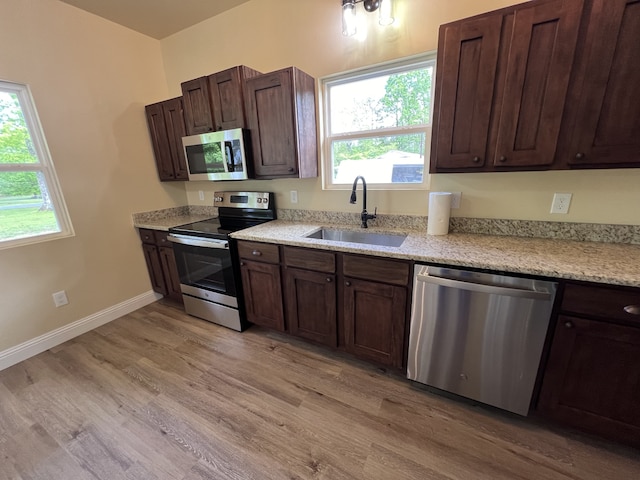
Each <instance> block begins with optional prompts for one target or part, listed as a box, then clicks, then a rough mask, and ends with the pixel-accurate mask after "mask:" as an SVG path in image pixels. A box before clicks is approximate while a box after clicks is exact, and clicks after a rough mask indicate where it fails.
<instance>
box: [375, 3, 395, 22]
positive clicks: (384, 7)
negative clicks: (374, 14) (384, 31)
mask: <svg viewBox="0 0 640 480" xmlns="http://www.w3.org/2000/svg"><path fill="white" fill-rule="evenodd" d="M394 20H395V19H394V18H393V2H392V0H380V19H379V20H378V23H380V25H391V24H392V23H393V21H394Z"/></svg>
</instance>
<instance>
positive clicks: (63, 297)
mask: <svg viewBox="0 0 640 480" xmlns="http://www.w3.org/2000/svg"><path fill="white" fill-rule="evenodd" d="M52 297H53V303H54V304H55V306H56V307H62V306H63V305H66V304H67V303H69V300H68V299H67V292H65V291H64V290H60V291H59V292H56V293H54V294H53V295H52Z"/></svg>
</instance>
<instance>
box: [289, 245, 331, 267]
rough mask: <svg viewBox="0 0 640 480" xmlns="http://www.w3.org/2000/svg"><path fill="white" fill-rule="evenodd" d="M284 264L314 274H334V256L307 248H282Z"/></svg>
mask: <svg viewBox="0 0 640 480" xmlns="http://www.w3.org/2000/svg"><path fill="white" fill-rule="evenodd" d="M283 255H284V264H285V265H286V266H287V267H298V268H304V269H306V270H314V271H316V272H325V273H335V271H336V255H335V253H331V252H324V251H318V250H309V249H307V248H295V247H284V249H283Z"/></svg>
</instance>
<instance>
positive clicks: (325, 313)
mask: <svg viewBox="0 0 640 480" xmlns="http://www.w3.org/2000/svg"><path fill="white" fill-rule="evenodd" d="M285 295H286V299H287V300H286V304H287V319H288V321H289V330H290V332H291V333H292V334H293V335H296V336H299V337H302V338H306V339H308V340H312V341H314V342H317V343H321V344H323V345H328V346H330V347H336V346H337V345H338V329H337V322H336V277H335V275H333V274H329V273H323V272H313V271H307V270H300V269H297V268H287V270H286V273H285Z"/></svg>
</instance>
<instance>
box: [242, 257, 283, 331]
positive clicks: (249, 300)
mask: <svg viewBox="0 0 640 480" xmlns="http://www.w3.org/2000/svg"><path fill="white" fill-rule="evenodd" d="M240 272H241V275H242V287H243V292H244V300H245V306H246V309H247V320H249V321H250V322H251V323H255V324H256V325H262V326H264V327H269V328H273V329H275V330H280V331H284V329H285V325H284V309H283V305H282V287H281V284H280V282H281V278H280V266H279V265H272V264H267V263H258V262H248V261H246V260H242V261H241V262H240Z"/></svg>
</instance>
